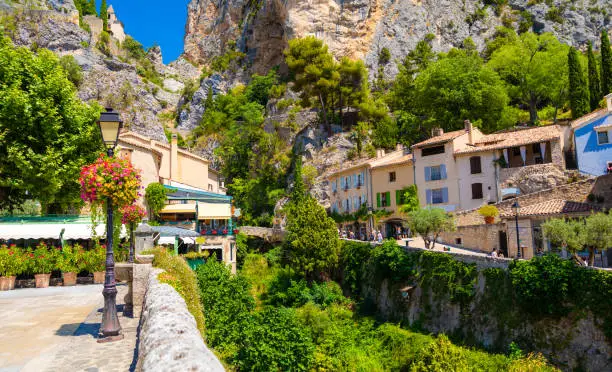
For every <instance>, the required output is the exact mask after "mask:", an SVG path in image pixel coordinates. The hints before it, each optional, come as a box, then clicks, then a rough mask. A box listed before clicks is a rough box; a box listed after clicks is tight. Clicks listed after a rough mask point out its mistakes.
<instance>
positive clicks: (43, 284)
mask: <svg viewBox="0 0 612 372" xmlns="http://www.w3.org/2000/svg"><path fill="white" fill-rule="evenodd" d="M34 279H35V280H36V288H47V287H48V286H49V280H50V279H51V274H36V275H34Z"/></svg>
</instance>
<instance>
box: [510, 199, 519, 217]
mask: <svg viewBox="0 0 612 372" xmlns="http://www.w3.org/2000/svg"><path fill="white" fill-rule="evenodd" d="M512 211H513V212H514V214H519V213H520V212H521V206H520V204H519V202H518V200H516V201H515V202H514V204H512Z"/></svg>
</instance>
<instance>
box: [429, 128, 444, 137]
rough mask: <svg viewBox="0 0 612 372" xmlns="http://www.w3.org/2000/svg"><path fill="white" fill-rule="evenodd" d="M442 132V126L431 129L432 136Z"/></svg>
mask: <svg viewBox="0 0 612 372" xmlns="http://www.w3.org/2000/svg"><path fill="white" fill-rule="evenodd" d="M443 134H444V129H442V128H438V127H434V128H432V129H431V136H432V137H438V136H441V135H443Z"/></svg>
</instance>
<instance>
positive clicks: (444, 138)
mask: <svg viewBox="0 0 612 372" xmlns="http://www.w3.org/2000/svg"><path fill="white" fill-rule="evenodd" d="M466 133H467V132H466V131H465V129H461V130H456V131H453V132H448V133H444V134H442V135H440V136H435V137H431V138H430V139H427V140H425V141H422V142H419V143H416V144H414V145H412V147H413V148H418V147H423V146H428V145H435V144H439V143H446V142H448V141H451V140H454V139H455V138H457V137H460V136H462V135H464V134H466Z"/></svg>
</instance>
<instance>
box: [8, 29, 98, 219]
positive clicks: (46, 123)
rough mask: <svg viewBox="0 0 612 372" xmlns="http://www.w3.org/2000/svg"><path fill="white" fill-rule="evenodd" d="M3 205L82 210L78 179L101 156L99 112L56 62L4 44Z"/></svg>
mask: <svg viewBox="0 0 612 372" xmlns="http://www.w3.org/2000/svg"><path fill="white" fill-rule="evenodd" d="M0 81H2V82H3V84H1V85H0V205H3V206H8V207H9V208H10V209H12V207H13V206H17V205H21V204H22V203H23V201H24V200H25V199H26V198H27V199H35V200H39V201H40V203H41V205H42V210H43V211H44V212H45V213H57V212H62V211H66V210H68V209H70V208H71V207H76V206H79V205H81V200H80V197H79V194H80V185H79V183H78V177H79V172H80V169H81V167H82V166H83V165H84V164H87V163H91V162H93V161H94V160H95V158H96V155H97V154H98V151H99V150H101V141H100V138H99V134H98V132H99V130H98V129H97V126H96V124H95V121H96V119H97V118H98V116H99V112H100V107H99V106H89V105H86V104H83V103H82V102H81V101H80V100H79V99H78V98H77V97H76V94H75V89H74V86H73V85H72V83H71V82H70V81H68V79H67V78H66V72H65V71H64V69H63V68H62V66H61V64H60V62H59V60H58V58H57V57H56V56H55V55H54V54H53V53H52V52H51V51H48V50H46V49H42V48H41V49H38V51H37V53H33V52H32V51H30V50H29V49H26V48H16V47H14V46H13V45H12V43H11V42H10V40H9V39H8V38H0Z"/></svg>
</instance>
